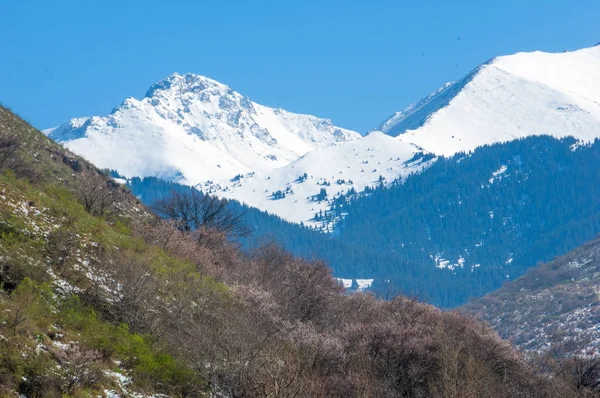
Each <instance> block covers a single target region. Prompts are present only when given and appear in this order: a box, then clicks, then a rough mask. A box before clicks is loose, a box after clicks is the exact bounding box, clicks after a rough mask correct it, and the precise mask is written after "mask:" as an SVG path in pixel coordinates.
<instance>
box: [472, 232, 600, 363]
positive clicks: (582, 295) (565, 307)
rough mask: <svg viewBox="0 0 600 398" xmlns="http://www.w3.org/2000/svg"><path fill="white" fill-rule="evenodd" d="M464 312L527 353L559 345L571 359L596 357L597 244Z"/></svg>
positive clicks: (599, 306) (599, 313) (599, 336)
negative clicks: (490, 327)
mask: <svg viewBox="0 0 600 398" xmlns="http://www.w3.org/2000/svg"><path fill="white" fill-rule="evenodd" d="M462 310H464V311H466V312H469V313H472V314H475V315H476V316H478V317H479V318H481V319H484V320H486V321H487V322H489V323H490V324H491V325H492V326H493V327H494V328H495V329H496V330H497V331H498V332H499V333H500V334H501V335H502V336H503V337H504V338H507V339H510V340H511V341H512V342H513V343H514V344H516V345H518V346H520V347H521V348H524V349H526V350H532V351H543V350H546V349H548V348H550V347H552V346H560V347H561V349H562V350H565V351H566V352H569V353H571V354H575V353H585V354H587V355H590V354H594V355H598V344H599V343H600V323H599V321H600V239H595V240H593V241H591V242H588V243H586V244H584V245H582V246H581V247H578V248H577V249H575V250H573V251H571V252H569V253H568V254H566V255H565V256H562V257H559V258H557V259H555V260H553V261H551V262H549V263H547V264H543V265H540V266H538V267H535V268H533V269H531V270H530V271H528V272H527V273H526V274H525V275H523V276H522V277H521V278H519V279H517V280H515V281H513V282H510V283H507V284H506V285H504V286H503V287H502V288H500V289H498V290H497V291H495V292H493V293H490V294H488V295H486V296H485V297H483V298H480V299H477V300H474V301H472V302H470V303H468V304H466V305H465V306H463V307H462Z"/></svg>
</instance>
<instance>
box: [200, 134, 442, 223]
mask: <svg viewBox="0 0 600 398" xmlns="http://www.w3.org/2000/svg"><path fill="white" fill-rule="evenodd" d="M418 152H419V150H418V148H416V147H415V146H414V145H412V144H407V143H404V142H401V141H398V140H396V139H394V138H392V137H389V136H387V135H385V134H382V133H375V134H369V135H368V136H366V137H364V138H363V139H360V140H355V141H350V142H346V143H343V144H340V145H335V146H329V147H327V148H324V149H321V150H317V151H312V152H309V153H307V154H306V155H304V156H302V157H301V158H299V159H298V160H296V161H295V162H293V163H291V164H289V165H287V166H285V167H281V168H278V169H273V170H269V171H267V172H261V173H251V174H247V175H241V176H239V177H240V178H238V179H236V181H233V182H230V181H228V182H226V183H221V184H215V183H214V182H205V183H204V184H200V185H199V186H198V188H200V189H201V190H203V191H205V192H210V193H214V194H217V195H219V196H224V197H228V198H234V199H237V200H239V201H241V202H244V203H246V204H248V205H250V206H253V207H257V208H259V209H262V210H266V211H268V212H270V213H274V214H277V215H279V216H280V217H283V218H285V219H286V220H288V221H292V222H297V223H300V222H303V223H305V224H309V225H313V226H316V227H319V228H322V229H324V230H331V227H332V226H331V225H322V224H319V223H317V222H315V221H314V220H312V219H313V217H314V215H315V213H318V212H319V211H323V212H324V211H326V210H327V208H328V207H329V201H330V200H331V199H333V198H334V197H335V196H337V195H338V194H340V193H346V192H348V191H349V190H351V189H354V190H355V191H356V192H362V191H363V190H364V189H365V187H367V186H369V187H375V186H377V185H379V184H381V183H383V184H388V183H391V182H393V180H394V179H396V178H405V177H406V176H408V174H410V173H411V172H418V171H420V170H422V169H423V168H424V167H427V166H428V165H429V164H431V162H432V161H433V160H428V161H427V160H424V159H423V158H420V157H418V156H417V157H415V154H417V153H418ZM304 176H305V177H304ZM321 189H325V191H326V192H327V198H326V200H319V199H318V198H317V197H316V196H317V194H318V193H319V192H320V191H321ZM278 191H280V192H281V194H280V195H275V196H274V195H273V194H274V193H277V192H278Z"/></svg>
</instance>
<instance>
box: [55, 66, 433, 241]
mask: <svg viewBox="0 0 600 398" xmlns="http://www.w3.org/2000/svg"><path fill="white" fill-rule="evenodd" d="M45 133H46V134H48V135H49V136H50V137H51V138H53V139H55V140H57V141H59V142H62V143H64V145H65V146H66V147H68V148H69V149H70V150H72V151H73V152H75V153H77V154H79V155H81V156H83V157H85V158H87V159H88V160H90V161H91V162H93V163H94V164H96V166H98V167H100V168H109V169H114V170H117V171H118V172H119V173H120V174H122V175H124V176H125V177H134V176H139V177H144V176H158V177H162V178H166V179H170V180H175V181H177V182H180V183H184V184H188V185H195V186H198V187H199V188H201V189H202V190H203V191H205V192H210V193H214V194H217V195H220V196H223V197H228V198H235V199H238V200H240V201H242V202H245V203H247V204H249V205H251V206H255V207H257V208H259V209H262V210H267V211H269V212H271V213H274V214H277V215H279V216H281V217H283V218H285V219H287V220H290V221H294V222H305V223H307V224H313V225H317V224H316V223H313V222H311V219H312V218H313V217H314V214H315V213H316V212H318V211H325V209H326V208H327V205H328V200H331V198H332V197H333V196H334V195H335V193H336V192H346V191H347V190H349V189H355V190H357V191H358V192H360V191H362V190H363V189H364V188H365V186H374V185H377V184H381V183H386V182H391V181H393V179H394V178H396V177H399V176H404V175H406V174H407V173H409V172H410V171H415V170H418V169H420V168H421V167H422V166H423V165H425V164H426V163H427V162H422V161H421V160H416V161H414V162H409V163H406V164H405V162H407V161H408V160H410V159H412V158H413V157H414V156H415V153H416V152H418V150H417V149H416V148H415V147H414V145H412V144H408V143H403V142H399V141H397V140H395V139H393V138H391V137H389V136H386V135H383V134H372V135H370V136H369V137H367V138H362V137H361V135H360V134H358V133H356V132H353V131H350V130H345V129H342V128H339V127H336V126H333V125H332V123H331V121H330V120H328V119H320V118H317V117H315V116H309V115H299V114H295V113H291V112H287V111H284V110H282V109H273V108H269V107H267V106H263V105H259V104H257V103H254V102H252V101H250V100H249V99H248V98H247V97H243V96H242V95H241V94H239V93H237V92H235V91H233V90H232V89H231V88H229V87H227V86H225V85H223V84H221V83H218V82H216V81H214V80H211V79H208V78H206V77H202V76H198V75H193V74H186V75H179V74H174V75H172V76H170V77H168V78H167V79H165V80H163V81H161V82H158V83H156V84H155V85H153V86H152V87H151V88H150V90H148V92H147V94H146V96H145V98H143V99H142V100H137V99H134V98H129V99H127V100H125V102H123V104H121V105H120V106H118V107H117V108H115V109H114V110H113V111H112V112H111V114H110V115H108V116H106V117H97V116H94V117H91V118H77V119H73V120H71V121H69V122H67V123H65V124H63V125H61V126H59V127H57V128H54V129H50V130H47V131H46V132H45ZM305 174H306V178H305V179H304V178H302V176H304V175H305ZM380 176H381V178H380ZM300 180H302V182H300ZM328 185H329V186H328ZM322 188H325V189H326V190H327V198H319V199H320V200H317V199H316V197H317V196H318V194H319V192H320V191H321V189H322ZM273 193H275V196H274V195H273ZM319 227H322V228H325V229H327V228H328V227H329V225H325V226H323V225H319Z"/></svg>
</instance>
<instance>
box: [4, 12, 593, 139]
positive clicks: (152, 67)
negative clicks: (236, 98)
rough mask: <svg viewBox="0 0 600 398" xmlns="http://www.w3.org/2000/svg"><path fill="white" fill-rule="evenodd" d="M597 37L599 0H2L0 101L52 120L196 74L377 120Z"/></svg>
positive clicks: (324, 113)
mask: <svg viewBox="0 0 600 398" xmlns="http://www.w3.org/2000/svg"><path fill="white" fill-rule="evenodd" d="M598 41H600V1H599V0H504V1H486V0H454V1H442V0H437V1H433V0H421V1H415V0H413V1H410V2H407V1H383V0H379V1H377V0H374V1H358V0H355V1H353V0H331V1H327V0H320V1H317V0H303V1H296V0H278V1H270V0H254V1H241V0H237V1H235V0H230V1H227V0H221V1H201V0H198V1H191V0H190V1H166V0H165V1H158V0H154V1H153V0H122V1H112V0H102V1H101V0H96V1H94V0H76V1H74V0H56V1H48V0H0V102H1V103H2V104H4V105H5V106H8V107H10V108H11V109H13V110H14V111H16V112H18V113H19V114H20V115H21V116H23V117H25V118H26V119H27V120H28V121H29V122H30V123H32V124H33V125H34V126H35V127H38V128H48V127H53V126H55V125H57V124H60V123H62V122H64V121H66V120H68V119H70V118H72V117H77V116H91V115H106V114H107V113H109V112H110V110H111V109H112V108H113V107H115V106H116V105H118V104H120V103H121V102H122V101H123V100H124V99H125V98H127V97H130V96H133V97H137V98H141V97H142V96H143V95H144V93H145V92H146V89H147V88H148V87H149V86H150V85H151V84H152V83H154V82H155V81H158V80H160V79H162V78H164V77H166V76H168V75H169V74H171V73H173V72H180V73H185V72H194V73H197V74H202V75H205V76H208V77H211V78H213V79H216V80H218V81H220V82H222V83H225V84H228V85H229V86H231V87H232V88H233V89H234V90H236V91H238V92H240V93H242V94H243V95H248V96H249V97H250V98H251V99H252V100H254V101H256V102H258V103H261V104H264V105H269V106H273V107H281V108H284V109H287V110H290V111H293V112H300V113H308V114H314V115H317V116H321V117H328V118H331V119H332V120H333V122H334V123H335V124H337V125H339V126H342V127H346V128H350V129H354V130H357V131H361V132H365V131H367V130H369V129H371V128H372V127H375V126H376V125H377V124H379V123H380V122H381V121H383V119H385V118H386V117H387V116H388V115H389V114H391V113H392V112H393V111H396V110H401V109H402V108H404V107H405V106H406V105H408V104H409V103H411V102H413V101H416V100H418V99H420V98H421V97H423V96H425V95H427V94H429V93H430V92H432V91H434V90H435V89H437V88H438V87H439V86H441V85H442V84H444V83H445V82H447V81H451V80H456V79H457V78H460V77H461V76H462V75H464V74H466V73H467V72H469V71H470V70H471V69H473V68H474V67H476V66H477V65H478V64H480V63H482V62H484V61H486V60H487V59H489V58H492V57H494V56H497V55H504V54H510V53H514V52H518V51H531V50H543V51H551V52H557V51H564V50H566V49H569V50H573V49H577V48H581V47H589V46H592V45H594V44H596V43H597V42H598ZM599 73H600V72H599Z"/></svg>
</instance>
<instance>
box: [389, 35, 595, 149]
mask: <svg viewBox="0 0 600 398" xmlns="http://www.w3.org/2000/svg"><path fill="white" fill-rule="evenodd" d="M598 71H600V46H597V47H592V48H586V49H582V50H578V51H574V52H565V53H558V54H548V53H543V52H532V53H518V54H515V55H510V56H504V57H498V58H495V59H493V60H491V61H489V62H487V63H485V64H483V65H481V66H480V67H478V68H477V69H475V70H474V71H473V72H471V73H470V74H469V75H467V76H466V77H464V78H463V79H461V80H459V81H457V82H455V83H452V84H446V85H445V86H444V87H442V88H441V89H440V90H438V91H437V92H436V93H434V94H432V95H430V96H429V97H427V98H425V99H424V100H422V101H420V102H418V103H415V104H413V105H411V106H409V107H408V108H406V109H405V110H404V111H402V112H398V113H396V114H394V115H392V116H391V117H390V118H389V119H388V120H386V121H385V122H383V123H382V124H381V125H379V127H378V128H377V130H380V131H383V132H384V133H386V134H388V135H391V136H394V137H397V139H398V140H400V141H403V142H407V143H412V144H415V145H417V146H419V147H421V148H423V149H424V150H426V151H429V152H433V153H435V154H437V155H452V154H455V153H457V152H460V151H470V150H473V149H475V148H477V147H479V146H482V145H486V144H493V143H497V142H506V141H511V140H514V139H518V138H522V137H526V136H531V135H541V134H548V135H552V136H555V137H565V136H573V137H575V138H577V139H581V140H584V141H590V140H593V139H594V138H596V137H600V73H598Z"/></svg>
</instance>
